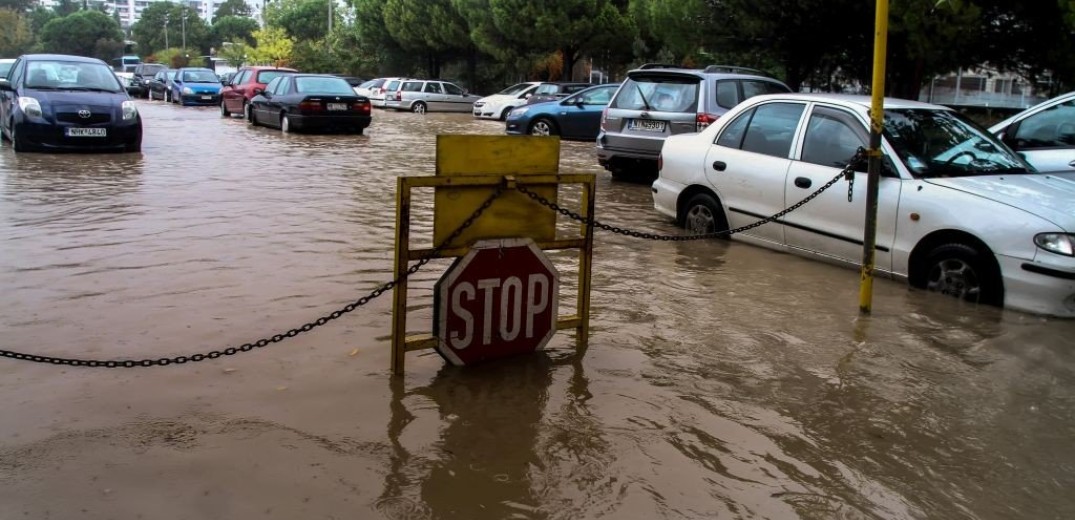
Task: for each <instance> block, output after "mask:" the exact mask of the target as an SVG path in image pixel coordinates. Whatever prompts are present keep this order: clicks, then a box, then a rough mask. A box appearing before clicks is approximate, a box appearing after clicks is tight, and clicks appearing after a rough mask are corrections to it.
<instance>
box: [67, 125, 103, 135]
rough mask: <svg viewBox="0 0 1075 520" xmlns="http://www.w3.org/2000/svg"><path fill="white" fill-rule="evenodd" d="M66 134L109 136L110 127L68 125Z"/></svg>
mask: <svg viewBox="0 0 1075 520" xmlns="http://www.w3.org/2000/svg"><path fill="white" fill-rule="evenodd" d="M65 134H66V135H67V136H68V137H107V136H108V129H107V128H74V127H67V130H66V132H65Z"/></svg>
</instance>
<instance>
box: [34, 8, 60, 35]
mask: <svg viewBox="0 0 1075 520" xmlns="http://www.w3.org/2000/svg"><path fill="white" fill-rule="evenodd" d="M29 17H30V32H31V33H33V34H35V35H37V34H41V28H42V27H44V26H45V24H47V23H49V21H50V20H52V19H53V18H58V17H59V15H57V14H56V11H53V10H52V9H48V8H46V7H42V6H40V5H39V6H37V7H35V8H34V10H33V11H30V15H29Z"/></svg>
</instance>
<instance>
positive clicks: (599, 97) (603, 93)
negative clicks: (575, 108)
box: [564, 85, 619, 105]
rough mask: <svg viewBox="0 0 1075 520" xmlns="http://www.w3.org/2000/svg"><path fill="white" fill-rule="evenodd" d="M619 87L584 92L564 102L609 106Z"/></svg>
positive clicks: (613, 86)
mask: <svg viewBox="0 0 1075 520" xmlns="http://www.w3.org/2000/svg"><path fill="white" fill-rule="evenodd" d="M617 87H619V85H606V86H601V87H595V88H591V89H589V90H584V91H582V92H579V93H577V94H574V95H572V96H571V97H569V98H567V99H565V100H564V103H567V104H572V103H578V104H582V105H607V104H608V100H609V99H611V98H612V93H613V92H615V91H616V88H617Z"/></svg>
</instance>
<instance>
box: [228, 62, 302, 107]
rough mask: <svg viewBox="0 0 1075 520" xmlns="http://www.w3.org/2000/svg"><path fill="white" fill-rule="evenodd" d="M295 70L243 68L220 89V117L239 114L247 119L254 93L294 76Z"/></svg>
mask: <svg viewBox="0 0 1075 520" xmlns="http://www.w3.org/2000/svg"><path fill="white" fill-rule="evenodd" d="M296 72H298V71H297V70H295V69H288V68H282V67H243V68H241V69H239V71H238V72H236V73H235V76H232V78H231V81H228V82H226V83H224V86H223V88H221V89H220V115H221V116H224V117H228V116H230V115H232V114H240V115H242V116H243V117H247V116H248V115H249V114H248V113H247V112H248V111H249V109H250V100H251V99H254V96H255V95H256V94H254V91H256V90H265V86H266V85H268V84H269V82H270V81H272V80H274V79H276V78H277V77H280V76H283V75H285V74H295V73H296Z"/></svg>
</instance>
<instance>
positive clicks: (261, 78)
mask: <svg viewBox="0 0 1075 520" xmlns="http://www.w3.org/2000/svg"><path fill="white" fill-rule="evenodd" d="M288 74H294V73H293V72H291V71H289V70H263V71H261V72H258V78H257V82H258V83H266V84H267V83H269V82H270V81H272V80H274V79H276V78H279V77H280V76H285V75H288Z"/></svg>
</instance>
